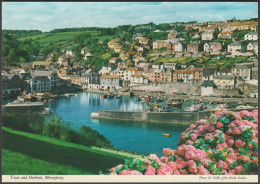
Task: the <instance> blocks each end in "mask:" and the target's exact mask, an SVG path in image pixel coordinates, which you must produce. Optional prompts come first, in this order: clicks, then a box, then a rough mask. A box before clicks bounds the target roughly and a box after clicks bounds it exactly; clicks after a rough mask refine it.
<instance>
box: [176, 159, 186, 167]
mask: <svg viewBox="0 0 260 184" xmlns="http://www.w3.org/2000/svg"><path fill="white" fill-rule="evenodd" d="M176 166H177V168H178V169H183V168H184V167H186V162H185V160H184V159H183V158H182V157H178V158H177V160H176Z"/></svg>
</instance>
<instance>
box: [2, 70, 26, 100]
mask: <svg viewBox="0 0 260 184" xmlns="http://www.w3.org/2000/svg"><path fill="white" fill-rule="evenodd" d="M21 89H22V80H21V79H20V77H19V76H18V75H16V74H5V75H2V97H9V96H10V97H11V96H18V95H20V93H21Z"/></svg>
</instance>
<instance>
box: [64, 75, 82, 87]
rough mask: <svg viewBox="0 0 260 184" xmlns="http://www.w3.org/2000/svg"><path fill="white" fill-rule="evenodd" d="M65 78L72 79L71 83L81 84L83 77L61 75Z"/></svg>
mask: <svg viewBox="0 0 260 184" xmlns="http://www.w3.org/2000/svg"><path fill="white" fill-rule="evenodd" d="M61 79H63V80H70V83H71V84H75V85H78V86H81V77H80V75H63V76H62V77H61Z"/></svg>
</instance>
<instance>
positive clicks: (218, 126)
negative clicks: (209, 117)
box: [216, 122, 224, 128]
mask: <svg viewBox="0 0 260 184" xmlns="http://www.w3.org/2000/svg"><path fill="white" fill-rule="evenodd" d="M223 126H224V124H223V123H221V122H217V123H216V127H217V128H222V127H223Z"/></svg>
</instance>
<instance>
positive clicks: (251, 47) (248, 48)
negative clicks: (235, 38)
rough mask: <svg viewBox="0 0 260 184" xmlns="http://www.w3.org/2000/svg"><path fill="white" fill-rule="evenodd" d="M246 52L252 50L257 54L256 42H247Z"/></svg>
mask: <svg viewBox="0 0 260 184" xmlns="http://www.w3.org/2000/svg"><path fill="white" fill-rule="evenodd" d="M247 52H252V53H255V54H256V55H258V42H252V43H249V44H247Z"/></svg>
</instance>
